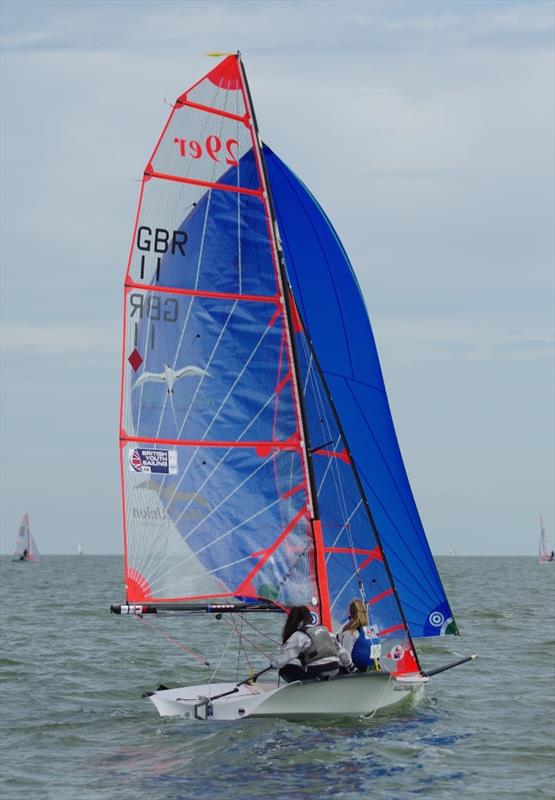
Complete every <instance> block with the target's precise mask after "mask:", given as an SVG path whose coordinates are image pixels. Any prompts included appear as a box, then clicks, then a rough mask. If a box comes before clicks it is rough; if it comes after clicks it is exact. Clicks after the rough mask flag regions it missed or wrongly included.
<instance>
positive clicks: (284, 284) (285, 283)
mask: <svg viewBox="0 0 555 800" xmlns="http://www.w3.org/2000/svg"><path fill="white" fill-rule="evenodd" d="M237 63H238V66H239V70H240V73H241V78H242V82H243V86H244V89H245V95H246V96H245V104H246V106H247V109H248V111H249V113H250V116H251V119H252V123H253V128H254V133H255V137H254V139H255V143H254V149H255V152H256V156H257V159H258V163H259V165H260V171H261V179H262V184H263V190H264V192H265V194H266V200H267V202H268V211H269V214H270V225H269V226H268V227H269V228H270V230H269V232H268V233H269V237H270V241H271V244H272V250H273V252H274V257H275V259H276V263H277V267H278V271H279V278H280V284H281V286H280V288H281V293H282V298H283V305H284V308H285V317H286V323H287V324H286V330H287V338H288V344H289V348H290V352H291V357H292V360H293V363H292V365H291V368H292V373H293V375H292V384H293V387H294V394H295V397H296V399H297V404H298V409H299V416H300V420H299V424H300V428H301V439H302V441H301V450H302V452H303V460H304V462H305V467H306V473H307V477H308V487H307V488H308V494H309V499H310V503H309V510H310V512H311V519H310V524H311V527H312V535H313V541H314V551H315V562H316V565H315V566H316V583H317V586H318V592H319V595H320V615H321V622H322V624H324V625H325V626H326V627H327V628H329V629H331V628H332V618H331V608H330V596H329V588H328V578H327V571H326V562H325V553H324V541H323V536H322V525H321V521H320V514H319V509H318V490H317V486H316V479H315V476H314V465H313V463H312V453H311V444H310V438H309V433H308V430H309V429H308V422H307V417H306V410H305V406H304V398H303V389H302V385H301V383H300V380H299V376H300V374H301V371H300V366H299V357H298V353H297V348H296V344H295V335H294V330H295V329H294V317H293V309H292V307H291V299H290V298H291V295H290V285H289V280H288V278H287V270H286V267H285V259H284V256H283V248H282V245H281V241H280V238H279V233H278V225H277V215H276V211H275V205H274V200H273V197H272V189H271V186H270V180H269V177H268V168H267V166H266V160H265V157H264V152H263V149H262V143H261V140H260V132H259V129H258V122H257V119H256V113H255V111H254V104H253V101H252V96H251V92H250V87H249V82H248V80H247V75H246V71H245V67H244V65H243V62H242V60H241V53H240V52H237Z"/></svg>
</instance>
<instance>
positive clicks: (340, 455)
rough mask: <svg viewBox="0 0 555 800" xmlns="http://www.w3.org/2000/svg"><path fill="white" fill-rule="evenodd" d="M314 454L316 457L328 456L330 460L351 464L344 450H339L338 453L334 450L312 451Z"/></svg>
mask: <svg viewBox="0 0 555 800" xmlns="http://www.w3.org/2000/svg"><path fill="white" fill-rule="evenodd" d="M314 454H315V455H318V456H329V457H330V458H339V459H340V460H341V461H344V462H345V464H350V463H351V459H350V458H349V454H348V453H347V451H346V450H341V452H340V453H337V452H336V451H335V450H314Z"/></svg>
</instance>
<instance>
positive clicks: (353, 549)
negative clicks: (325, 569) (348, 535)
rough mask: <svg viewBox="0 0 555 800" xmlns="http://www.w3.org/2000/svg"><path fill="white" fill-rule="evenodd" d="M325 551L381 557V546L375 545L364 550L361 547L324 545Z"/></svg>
mask: <svg viewBox="0 0 555 800" xmlns="http://www.w3.org/2000/svg"><path fill="white" fill-rule="evenodd" d="M324 551H325V552H326V553H349V555H351V554H352V553H356V554H357V555H360V556H372V558H379V559H381V553H380V551H379V548H377V547H374V549H373V550H363V549H362V548H359V547H324Z"/></svg>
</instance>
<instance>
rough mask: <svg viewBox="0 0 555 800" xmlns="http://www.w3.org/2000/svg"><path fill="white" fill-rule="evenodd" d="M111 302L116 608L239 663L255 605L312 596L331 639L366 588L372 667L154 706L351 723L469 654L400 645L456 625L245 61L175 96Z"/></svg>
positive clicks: (251, 633)
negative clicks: (119, 551) (187, 630)
mask: <svg viewBox="0 0 555 800" xmlns="http://www.w3.org/2000/svg"><path fill="white" fill-rule="evenodd" d="M124 299H125V322H124V342H123V361H122V364H123V369H122V389H121V412H120V458H121V464H120V466H121V480H122V493H123V500H124V516H123V529H124V560H125V584H126V602H125V604H123V605H116V606H112V611H114V612H115V613H118V614H124V615H130V616H133V617H135V618H137V619H142V620H143V622H146V623H147V624H148V625H151V621H152V620H156V622H157V623H160V622H161V621H162V619H163V617H164V616H168V615H170V616H174V615H176V614H191V613H206V612H208V613H209V614H213V615H215V616H216V618H217V619H219V620H220V622H221V624H222V625H223V626H224V628H225V627H227V629H228V630H229V631H230V636H233V637H236V638H237V641H238V652H239V655H241V656H242V657H244V663H249V664H251V665H252V664H253V663H255V662H253V661H252V660H251V659H252V658H253V657H258V658H260V654H263V655H264V657H265V658H266V663H267V659H268V658H269V656H270V655H271V650H272V649H273V647H274V645H273V644H272V646H270V645H269V644H268V638H270V639H271V636H270V637H269V635H268V632H267V630H266V629H264V627H263V626H261V625H259V624H258V621H259V618H260V615H261V614H262V615H265V614H273V613H279V614H281V613H283V612H284V611H287V610H288V609H289V608H291V607H292V606H300V605H305V606H307V607H308V609H309V610H310V611H311V612H312V615H313V617H314V621H315V622H317V623H319V624H321V625H323V626H325V627H326V628H327V629H328V630H329V631H332V630H336V629H338V628H339V627H340V625H341V624H342V623H343V622H344V621H345V620H346V618H347V610H348V608H349V604H350V602H351V600H352V599H353V598H360V599H361V600H362V601H363V604H364V607H365V608H366V609H367V610H368V616H369V619H370V623H371V626H372V629H373V630H374V631H375V632H376V633H375V635H376V637H377V640H378V641H380V645H379V647H380V648H381V654H382V655H381V658H380V664H379V666H380V669H379V670H375V671H374V672H367V673H355V674H352V675H339V676H337V677H335V678H333V679H332V680H316V679H315V680H311V681H303V682H300V681H293V682H291V683H285V684H284V683H283V682H281V684H280V683H279V682H276V681H274V682H270V683H266V682H259V681H258V680H257V677H258V674H261V673H257V674H256V675H253V676H252V677H249V678H246V679H244V680H242V681H239V682H237V683H235V684H234V683H229V682H225V683H215V682H214V678H215V674H212V675H211V676H210V678H209V679H208V680H207V681H206V682H205V683H203V684H199V685H196V686H189V687H182V688H177V689H167V688H166V687H160V689H159V690H158V691H156V692H152V693H149V696H150V698H151V700H152V702H153V703H154V704H155V706H156V708H157V709H158V711H159V713H160V714H161V715H163V716H167V715H179V716H184V717H188V718H191V719H202V720H206V719H213V720H218V719H239V718H242V717H246V716H266V717H285V718H292V717H293V718H305V717H337V716H359V715H361V714H369V713H374V712H375V711H376V710H377V709H379V708H383V707H385V706H389V705H392V704H395V703H397V702H399V701H400V700H402V699H404V698H405V697H407V696H409V695H410V694H412V693H414V692H415V691H416V690H417V689H419V688H420V687H422V686H423V685H424V684H425V683H426V682H428V681H429V679H430V677H431V675H432V674H436V673H437V672H440V671H443V670H445V669H449V668H451V667H453V666H456V665H458V664H459V663H464V662H465V661H468V660H470V659H471V658H472V656H469V657H466V658H463V659H459V660H458V661H457V662H453V663H452V664H448V665H446V666H445V667H443V668H441V669H439V670H435V671H429V672H426V671H425V670H423V669H422V667H421V664H420V661H419V657H418V652H417V650H416V647H415V644H414V640H415V639H416V638H419V637H430V636H433V637H436V636H443V635H446V634H457V633H458V628H457V624H456V622H455V619H454V616H453V614H452V611H451V608H450V606H449V603H448V601H447V598H446V596H445V591H444V589H443V586H442V583H441V580H440V577H439V574H438V571H437V568H436V565H435V563H434V560H433V556H432V554H431V551H430V548H429V545H428V542H427V540H426V535H425V533H424V529H423V527H422V523H421V521H420V517H419V515H418V511H417V508H416V505H415V502H414V499H413V496H412V492H411V489H410V486H409V483H408V479H407V475H406V472H405V469H404V465H403V461H402V457H401V453H400V451H399V448H398V444H397V439H396V434H395V430H394V427H393V421H392V419H391V414H390V411H389V406H388V402H387V396H386V392H385V386H384V383H383V378H382V374H381V368H380V363H379V359H378V354H377V351H376V347H375V343H374V339H373V335H372V330H371V327H370V322H369V319H368V316H367V313H366V309H365V306H364V301H363V298H362V296H361V294H360V290H359V288H358V284H357V281H356V278H355V276H354V272H353V270H352V267H351V265H350V263H349V260H348V258H347V256H346V254H345V251H344V250H343V247H342V245H341V243H340V241H339V239H338V237H337V235H336V233H335V231H334V230H333V228H332V226H331V223H330V222H329V220H328V219H327V217H326V216H325V214H324V212H323V211H322V209H321V208H320V206H319V205H318V203H317V202H316V200H315V199H314V197H313V196H312V195H311V194H310V192H309V191H308V190H307V188H306V187H305V186H304V184H303V183H302V182H301V181H300V180H299V179H298V178H297V177H296V175H295V174H294V173H293V172H291V171H290V170H289V168H288V167H287V166H286V165H285V164H284V163H283V162H282V161H281V160H280V159H279V158H278V157H277V155H276V154H275V153H273V152H272V151H271V150H270V149H269V148H268V147H267V146H265V145H263V144H262V142H261V139H260V136H259V132H258V127H257V123H256V117H255V114H254V109H253V106H252V100H251V95H250V90H249V86H248V83H247V79H246V75H245V71H244V67H243V64H242V61H241V58H240V55H239V54H236V55H230V56H228V57H227V58H225V59H224V60H223V61H222V62H221V63H220V64H219V65H218V66H216V68H215V69H213V70H212V71H211V72H210V73H209V74H208V75H207V76H205V77H204V78H202V79H201V80H199V81H198V82H197V83H195V84H194V85H193V86H192V87H191V88H190V89H188V90H187V91H186V92H184V93H183V94H182V95H180V97H179V98H178V99H177V100H176V102H175V105H174V107H173V109H172V111H171V114H170V117H169V119H168V122H167V123H166V126H165V128H164V130H163V132H162V134H161V136H160V139H159V140H158V142H157V144H156V147H155V149H154V152H153V154H152V156H151V158H150V159H149V162H148V164H147V167H146V169H145V173H144V178H143V182H142V189H141V195H140V200H139V208H138V212H137V219H136V223H135V228H134V233H133V242H132V246H131V253H130V257H129V262H128V267H127V273H126V279H125V290H124ZM180 374H183V375H187V379H186V380H173V377H174V376H175V377H177V376H179V375H180ZM168 376H169V377H170V380H168ZM170 382H171V386H170ZM145 478H146V479H147V480H145ZM154 615H156V616H154ZM152 627H153V628H154V630H155V631H156V632H157V633H162V635H164V636H165V637H166V638H171V637H169V636H168V635H167V634H166V633H164V632H163V631H162V628H161V626H160V625H159V624H157V625H154V626H152ZM246 631H248V633H247V632H246ZM177 645H178V646H179V647H181V649H182V650H185V651H186V652H187V653H188V654H189V655H191V656H192V657H195V658H196V659H197V660H199V661H200V662H201V663H204V664H205V666H207V667H208V666H209V664H208V659H204V658H203V657H199V656H198V655H197V654H196V653H195V652H194V651H192V650H190V649H189V648H188V647H185V646H184V645H181V644H179V643H177ZM227 646H228V645H227V643H226V644H225V646H224V645H223V639H222V650H221V652H220V653H219V655H218V657H219V659H220V662H225V661H226V653H227ZM256 653H258V656H256ZM267 671H268V669H264V670H262V672H267Z"/></svg>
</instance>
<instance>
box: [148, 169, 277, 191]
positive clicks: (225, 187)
mask: <svg viewBox="0 0 555 800" xmlns="http://www.w3.org/2000/svg"><path fill="white" fill-rule="evenodd" d="M151 178H159V179H160V180H163V181H174V182H176V183H188V184H190V185H192V186H203V187H205V188H206V189H219V190H220V191H222V192H235V194H250V195H251V196H253V197H258V198H259V199H262V191H261V190H260V189H247V188H245V187H244V186H233V185H232V184H230V183H213V182H212V181H201V180H200V179H199V178H182V177H180V176H179V175H169V174H167V173H165V172H155V170H154V169H153V168H152V167H151V166H150V165H149V166H148V167H147V168H146V170H145V180H150V179H151Z"/></svg>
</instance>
